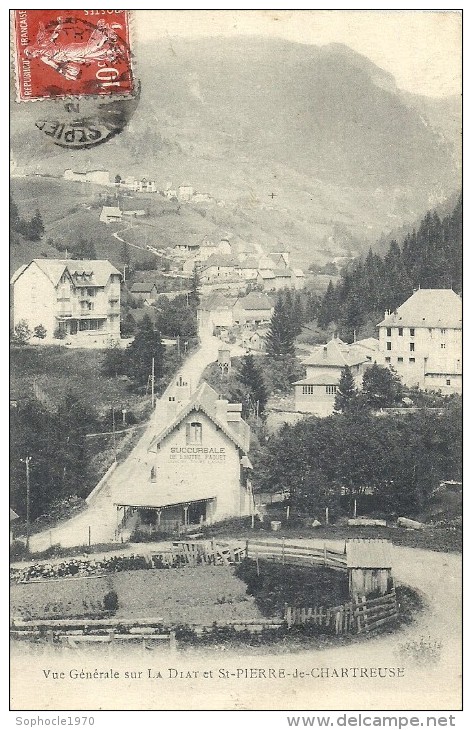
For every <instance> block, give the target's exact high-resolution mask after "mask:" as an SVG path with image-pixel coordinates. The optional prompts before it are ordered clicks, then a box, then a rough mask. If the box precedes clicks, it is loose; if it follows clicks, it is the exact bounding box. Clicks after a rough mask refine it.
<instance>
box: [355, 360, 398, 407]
mask: <svg viewBox="0 0 472 730" xmlns="http://www.w3.org/2000/svg"><path fill="white" fill-rule="evenodd" d="M401 394H402V384H401V381H400V378H399V377H398V375H397V374H396V372H395V371H394V370H393V369H388V368H383V367H381V366H380V365H377V364H376V363H374V365H372V366H371V367H369V368H368V369H367V370H366V371H365V373H364V377H363V379H362V399H363V401H364V403H365V404H366V405H367V406H368V407H369V408H390V407H391V406H394V405H395V403H398V401H399V400H400V399H401Z"/></svg>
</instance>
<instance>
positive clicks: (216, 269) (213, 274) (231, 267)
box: [200, 253, 239, 284]
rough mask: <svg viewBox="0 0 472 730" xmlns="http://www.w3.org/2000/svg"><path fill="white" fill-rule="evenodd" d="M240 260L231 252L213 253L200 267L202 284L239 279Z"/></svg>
mask: <svg viewBox="0 0 472 730" xmlns="http://www.w3.org/2000/svg"><path fill="white" fill-rule="evenodd" d="M238 266H239V261H238V259H237V257H236V256H232V255H230V254H216V253H215V254H212V255H211V256H210V258H208V259H207V260H206V261H205V262H204V263H203V264H202V265H201V267H200V279H201V282H202V284H210V283H215V282H221V281H235V280H236V279H238V277H239V274H238Z"/></svg>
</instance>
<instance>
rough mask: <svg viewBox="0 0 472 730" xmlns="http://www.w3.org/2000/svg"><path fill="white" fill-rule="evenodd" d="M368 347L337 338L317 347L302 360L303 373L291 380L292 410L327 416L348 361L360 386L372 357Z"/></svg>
mask: <svg viewBox="0 0 472 730" xmlns="http://www.w3.org/2000/svg"><path fill="white" fill-rule="evenodd" d="M368 357H371V356H369V355H368V354H367V350H365V351H363V350H362V349H361V348H360V347H359V346H355V345H348V344H346V343H345V342H343V341H342V340H340V339H339V338H333V339H332V340H330V341H329V342H328V343H327V344H326V345H322V346H320V347H318V348H317V349H316V350H315V351H314V352H313V354H312V355H310V357H309V358H307V359H306V360H304V361H303V363H302V364H303V365H304V366H305V369H306V375H305V378H304V379H303V380H298V381H297V382H296V383H294V388H295V410H296V411H300V412H302V413H313V414H314V415H316V416H322V417H324V416H329V415H331V413H333V411H334V401H335V398H336V393H337V390H338V385H339V381H340V379H341V373H342V370H343V368H344V367H345V366H346V365H347V366H348V367H349V369H350V371H351V373H352V376H353V378H354V383H355V385H356V387H358V388H360V387H361V386H362V378H363V376H364V372H365V369H366V367H368V365H369V363H370V362H371V361H369V360H368Z"/></svg>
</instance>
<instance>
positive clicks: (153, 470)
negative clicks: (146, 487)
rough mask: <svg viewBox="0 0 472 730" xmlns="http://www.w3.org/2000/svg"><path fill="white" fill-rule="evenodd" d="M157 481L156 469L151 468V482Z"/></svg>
mask: <svg viewBox="0 0 472 730" xmlns="http://www.w3.org/2000/svg"><path fill="white" fill-rule="evenodd" d="M155 481H156V467H155V466H151V482H155Z"/></svg>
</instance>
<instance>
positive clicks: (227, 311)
mask: <svg viewBox="0 0 472 730" xmlns="http://www.w3.org/2000/svg"><path fill="white" fill-rule="evenodd" d="M235 301H236V298H235V297H227V296H224V295H223V294H219V293H216V294H213V295H211V296H209V297H207V298H205V299H204V300H202V302H201V304H200V306H199V307H198V310H197V317H198V322H199V324H200V326H201V327H205V328H206V329H208V330H209V331H210V332H211V333H212V334H214V333H216V334H219V333H220V332H221V330H222V329H230V328H231V327H232V326H233V305H234V303H235Z"/></svg>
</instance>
